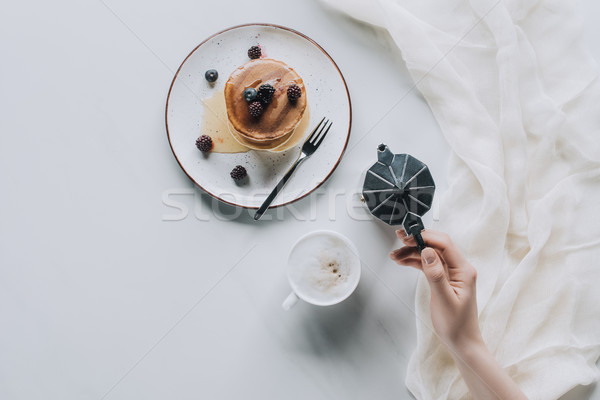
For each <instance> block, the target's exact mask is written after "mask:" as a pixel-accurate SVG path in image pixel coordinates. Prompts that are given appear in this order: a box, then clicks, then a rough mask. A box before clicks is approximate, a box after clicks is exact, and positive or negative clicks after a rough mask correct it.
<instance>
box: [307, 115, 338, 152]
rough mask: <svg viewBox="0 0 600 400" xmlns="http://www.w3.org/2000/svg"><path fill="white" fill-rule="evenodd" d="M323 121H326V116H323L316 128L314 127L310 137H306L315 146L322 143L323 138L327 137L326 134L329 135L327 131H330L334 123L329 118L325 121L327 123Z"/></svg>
mask: <svg viewBox="0 0 600 400" xmlns="http://www.w3.org/2000/svg"><path fill="white" fill-rule="evenodd" d="M323 121H325V117H323V119H322V120H321V122H319V124H318V125H317V126H316V127H315V129H313V131H312V132H311V133H310V135H309V136H308V139H306V141H307V142H309V143H310V144H312V145H313V146H315V147H318V146H319V145H320V144H321V142H322V141H323V139H325V135H327V132H329V128H331V125H333V122H330V121H329V120H327V121H325V124H323ZM321 125H323V126H321ZM319 128H321V129H319Z"/></svg>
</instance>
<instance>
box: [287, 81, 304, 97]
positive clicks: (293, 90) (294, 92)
mask: <svg viewBox="0 0 600 400" xmlns="http://www.w3.org/2000/svg"><path fill="white" fill-rule="evenodd" d="M287 96H288V100H289V101H296V100H298V99H299V98H300V96H302V89H300V86H298V85H296V84H295V83H292V84H291V85H290V86H288V89H287Z"/></svg>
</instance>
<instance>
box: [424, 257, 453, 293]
mask: <svg viewBox="0 0 600 400" xmlns="http://www.w3.org/2000/svg"><path fill="white" fill-rule="evenodd" d="M421 263H422V264H423V272H424V273H425V277H426V278H427V281H428V282H429V287H430V288H431V292H432V293H435V294H436V295H438V296H442V297H443V298H446V299H448V300H449V299H451V298H452V293H451V289H450V284H449V283H448V279H447V278H446V272H445V271H444V265H443V264H442V260H440V257H439V256H438V254H437V252H436V251H435V250H434V249H432V248H431V247H426V248H424V249H423V251H422V252H421Z"/></svg>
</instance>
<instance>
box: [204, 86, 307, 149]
mask: <svg viewBox="0 0 600 400" xmlns="http://www.w3.org/2000/svg"><path fill="white" fill-rule="evenodd" d="M201 102H202V105H203V107H202V108H203V110H202V123H201V126H200V134H201V135H209V136H210V137H211V138H212V140H213V143H214V147H213V149H212V152H214V153H245V152H247V151H249V150H250V149H249V148H248V147H246V146H244V145H242V144H240V143H239V142H238V141H237V140H235V139H234V137H233V136H232V135H231V133H229V129H228V127H227V121H228V118H227V107H226V106H225V94H224V92H223V89H220V90H215V92H214V93H213V95H212V96H210V97H207V98H204V99H202V100H201ZM309 121H310V113H309V110H308V106H307V107H306V109H305V110H304V114H303V116H302V118H301V119H300V122H299V123H298V126H297V127H296V129H295V131H294V133H292V136H291V137H290V139H289V140H288V141H287V142H285V143H284V144H282V145H281V146H280V147H277V148H276V149H275V150H276V151H278V152H279V151H284V150H287V149H290V148H292V147H294V146H296V145H298V144H299V143H300V142H302V141H303V139H305V137H306V132H307V130H308V123H309Z"/></svg>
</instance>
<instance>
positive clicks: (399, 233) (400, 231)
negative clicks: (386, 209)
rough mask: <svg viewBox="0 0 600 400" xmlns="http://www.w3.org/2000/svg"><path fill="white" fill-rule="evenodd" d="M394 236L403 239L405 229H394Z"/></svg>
mask: <svg viewBox="0 0 600 400" xmlns="http://www.w3.org/2000/svg"><path fill="white" fill-rule="evenodd" d="M396 236H398V239H405V238H406V237H407V236H406V231H405V230H404V229H398V230H397V231H396Z"/></svg>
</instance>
